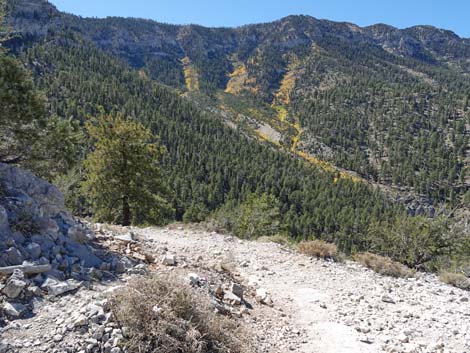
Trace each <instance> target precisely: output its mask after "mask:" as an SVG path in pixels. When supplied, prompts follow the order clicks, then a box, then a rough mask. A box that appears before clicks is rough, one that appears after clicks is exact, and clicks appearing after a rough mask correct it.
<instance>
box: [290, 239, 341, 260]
mask: <svg viewBox="0 0 470 353" xmlns="http://www.w3.org/2000/svg"><path fill="white" fill-rule="evenodd" d="M298 248H299V251H300V252H301V253H302V254H305V255H308V256H315V257H319V258H321V259H331V258H334V257H335V256H336V255H337V254H338V249H337V248H336V245H335V244H332V243H327V242H326V241H323V240H310V241H304V242H301V243H300V244H299V246H298Z"/></svg>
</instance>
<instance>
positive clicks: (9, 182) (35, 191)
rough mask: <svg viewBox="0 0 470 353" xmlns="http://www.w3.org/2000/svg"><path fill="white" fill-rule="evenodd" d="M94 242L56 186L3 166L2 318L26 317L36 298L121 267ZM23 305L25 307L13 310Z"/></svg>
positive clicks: (0, 233) (0, 218)
mask: <svg viewBox="0 0 470 353" xmlns="http://www.w3.org/2000/svg"><path fill="white" fill-rule="evenodd" d="M93 240H94V233H93V232H92V231H91V230H89V229H88V228H87V227H86V225H85V224H83V223H82V222H80V221H78V220H76V219H74V218H73V217H72V216H71V215H70V213H69V212H68V211H67V209H66V208H65V204H64V197H63V195H62V194H61V192H60V191H59V190H58V189H57V188H56V187H55V186H53V185H51V184H50V183H48V182H46V181H44V180H42V179H40V178H38V177H36V176H35V175H33V174H32V173H30V172H27V171H24V170H21V169H19V168H16V167H13V166H10V165H6V164H0V304H1V306H0V308H3V310H0V318H1V317H2V315H3V316H6V317H11V316H20V315H22V314H23V313H24V312H25V311H27V310H26V309H27V308H28V305H30V302H31V299H32V298H33V297H35V296H40V295H46V294H47V295H49V296H57V295H61V294H64V293H67V292H70V291H73V290H75V289H77V288H78V287H79V286H80V285H81V284H82V283H83V282H87V281H89V280H90V278H92V277H96V276H97V275H99V276H101V273H100V272H101V271H102V270H114V269H115V268H117V267H121V266H120V261H119V259H116V258H113V257H112V256H111V255H108V254H107V253H105V252H104V251H103V250H101V249H100V248H99V247H98V246H97V245H96V244H94V242H93ZM2 298H3V299H4V302H3V304H2ZM20 305H21V306H20ZM18 307H21V308H22V309H23V310H12V308H18ZM0 321H1V320H0Z"/></svg>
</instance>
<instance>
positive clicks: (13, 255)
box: [4, 247, 25, 266]
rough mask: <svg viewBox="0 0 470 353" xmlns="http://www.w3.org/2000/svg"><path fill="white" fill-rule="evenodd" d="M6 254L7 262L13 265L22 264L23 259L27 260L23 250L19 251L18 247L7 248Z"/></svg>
mask: <svg viewBox="0 0 470 353" xmlns="http://www.w3.org/2000/svg"><path fill="white" fill-rule="evenodd" d="M4 256H5V259H6V261H7V263H8V264H10V265H12V266H15V265H21V264H22V263H23V261H24V260H25V258H24V256H23V254H22V253H21V251H19V250H18V248H16V247H11V248H8V249H7V250H5V252H4Z"/></svg>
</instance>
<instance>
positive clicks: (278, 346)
mask: <svg viewBox="0 0 470 353" xmlns="http://www.w3.org/2000/svg"><path fill="white" fill-rule="evenodd" d="M130 230H131V231H132V232H133V233H134V234H135V236H136V238H137V241H138V242H139V243H140V246H141V247H142V248H144V249H145V250H146V252H147V253H151V254H152V255H153V256H155V258H156V259H157V260H156V263H155V264H152V265H151V266H150V270H151V271H156V272H157V273H161V274H164V273H173V274H174V275H177V276H180V277H181V278H182V279H184V278H187V276H188V274H189V273H196V274H197V275H200V276H201V277H204V278H210V282H214V283H225V284H227V283H230V276H229V277H227V273H226V272H225V273H224V272H221V271H220V270H217V269H218V268H219V269H220V267H221V266H222V265H223V266H225V268H230V272H231V275H233V278H234V279H235V281H236V282H239V283H240V284H242V285H243V287H244V291H245V293H244V297H245V299H246V301H247V303H248V304H249V306H251V307H252V309H250V310H247V311H241V312H240V313H241V314H240V318H238V319H237V320H239V322H240V323H241V324H242V325H244V326H245V327H246V328H247V330H248V331H250V332H251V333H252V335H253V336H254V339H255V341H256V342H257V345H258V348H259V349H258V352H256V353H287V352H299V353H372V352H397V353H398V352H402V353H413V352H414V353H421V352H427V353H434V352H453V353H464V352H466V353H470V303H469V298H470V293H469V292H465V291H462V290H459V289H456V288H452V287H449V286H447V285H445V284H442V283H440V282H439V281H438V279H437V278H436V277H435V276H433V275H421V276H420V277H419V278H417V279H393V278H389V277H382V276H379V275H377V274H375V273H373V272H371V271H370V270H367V269H365V268H364V267H362V266H360V265H358V264H356V263H353V262H345V263H331V262H326V261H323V260H317V259H312V258H309V257H307V256H304V255H302V254H299V253H297V252H296V251H294V250H292V249H289V248H286V247H283V246H280V245H278V244H274V243H261V242H251V241H244V240H239V239H236V238H233V237H230V236H226V235H221V234H217V233H214V232H212V233H209V232H206V231H204V230H200V229H197V228H195V227H194V226H193V227H190V226H188V227H187V228H183V227H179V226H172V227H170V228H145V229H138V228H132V229H130ZM121 231H122V232H128V231H129V229H126V228H124V229H122V230H121ZM113 237H114V236H113V235H111V236H110V238H113ZM110 238H108V239H110ZM169 254H174V255H176V259H177V266H174V267H172V266H164V265H162V264H161V263H160V259H161V257H163V256H164V255H166V256H168V255H169ZM132 276H133V275H127V276H126V278H124V281H123V280H122V279H121V280H120V281H116V282H108V283H106V284H99V283H95V284H93V286H92V288H89V289H87V288H82V289H80V290H79V291H78V293H75V294H70V295H67V296H64V297H60V298H57V299H56V300H55V301H52V302H49V301H48V300H43V301H38V302H37V303H36V304H35V305H34V306H35V314H34V315H33V316H32V317H30V318H26V319H23V320H17V321H13V322H11V323H10V325H9V326H7V327H6V328H5V329H3V330H2V331H0V342H1V341H2V339H5V340H6V341H8V342H9V343H10V344H11V345H12V346H13V347H16V348H15V351H14V353H18V352H20V353H36V352H46V353H49V352H51V353H63V352H81V353H84V352H85V350H82V348H81V347H82V346H83V340H84V339H85V337H88V336H84V335H85V334H86V335H91V337H90V338H88V339H87V342H88V343H90V342H91V343H90V345H93V344H94V343H93V342H94V341H96V337H95V336H96V333H95V331H96V330H97V328H96V327H98V326H96V325H95V324H93V323H88V324H87V326H84V329H83V330H82V331H83V332H81V331H80V330H78V331H77V330H76V329H75V330H74V329H72V328H73V327H77V325H78V324H77V320H78V321H79V322H80V320H81V319H80V317H81V315H85V316H86V317H88V318H92V317H93V316H92V314H88V312H89V311H90V310H91V311H96V310H95V309H94V308H95V307H96V303H99V301H100V300H101V299H102V298H103V296H102V295H103V292H104V291H106V290H111V289H113V288H115V287H116V286H122V285H125V281H126V280H127V279H129V278H131V277H132ZM227 281H228V282H227ZM260 289H265V290H266V291H267V292H268V293H269V296H270V298H271V299H272V304H273V305H264V304H259V303H257V301H256V300H255V295H254V294H255V293H256V291H257V290H260ZM267 302H268V304H269V300H268V301H267ZM236 310H239V309H236ZM93 315H96V313H94V314H93ZM79 325H81V323H80V324H79ZM94 325H95V326H96V327H95V326H94ZM114 331H115V330H113V332H114ZM117 335H119V333H118V334H117ZM93 337H95V338H93ZM98 339H101V338H100V337H98ZM85 340H86V339H85ZM64 347H68V348H64ZM0 351H1V345H0Z"/></svg>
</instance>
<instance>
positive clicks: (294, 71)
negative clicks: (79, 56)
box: [10, 0, 470, 204]
mask: <svg viewBox="0 0 470 353" xmlns="http://www.w3.org/2000/svg"><path fill="white" fill-rule="evenodd" d="M10 5H11V6H12V8H14V11H13V17H11V18H10V23H11V24H12V26H13V27H14V28H15V29H16V30H18V31H19V32H20V33H21V35H22V39H21V41H20V42H21V43H22V45H23V44H24V43H25V42H35V41H39V40H42V39H44V38H47V36H50V35H53V34H54V33H58V32H62V33H69V34H76V35H79V36H81V37H82V38H84V39H86V40H88V41H90V42H93V43H94V44H95V45H96V46H97V47H98V48H100V49H102V50H104V51H106V52H107V53H110V54H112V55H114V56H117V57H119V58H121V59H123V60H125V61H126V62H128V63H129V64H130V65H131V66H132V67H134V68H135V69H138V70H140V71H141V72H142V74H144V73H145V75H147V76H148V77H149V78H151V79H155V80H157V81H158V82H161V83H163V84H165V85H169V86H171V87H174V88H176V89H178V90H180V91H181V92H188V93H190V94H191V96H192V97H193V99H195V100H198V101H201V100H202V101H204V105H205V106H210V107H212V108H211V109H216V110H218V111H221V112H222V113H224V114H225V115H226V116H227V117H228V118H229V119H230V120H231V122H232V123H235V124H237V125H241V126H245V127H247V129H248V131H249V132H251V133H254V135H255V136H258V137H260V138H261V139H265V140H266V139H267V140H269V141H271V142H274V143H275V144H278V145H279V146H282V147H283V148H286V149H288V150H291V151H292V152H294V153H295V154H297V155H298V156H300V157H302V158H304V159H306V160H308V161H309V162H310V163H313V164H316V165H318V166H320V167H322V168H325V169H327V170H334V169H336V167H340V168H343V169H346V170H350V171H354V172H356V173H358V174H359V175H360V176H362V177H364V178H366V179H368V180H371V181H377V182H379V183H382V184H385V185H395V186H400V187H403V188H405V189H408V190H414V191H415V192H416V193H420V194H423V195H425V196H428V197H431V198H432V199H433V201H434V202H435V203H437V202H440V201H450V202H452V203H454V204H458V203H459V201H460V199H461V196H462V195H463V194H464V193H465V192H466V190H468V185H469V179H468V168H466V166H468V163H469V158H470V152H469V148H468V146H469V134H470V133H469V119H470V113H469V97H470V77H469V70H470V40H469V39H462V38H459V37H458V36H457V35H455V34H454V33H452V32H450V31H445V30H441V29H437V28H434V27H431V26H416V27H412V28H408V29H404V30H400V29H396V28H393V27H391V26H387V25H382V24H379V25H374V26H370V27H366V28H361V27H358V26H355V25H353V24H350V23H336V22H331V21H325V20H317V19H315V18H312V17H308V16H290V17H286V18H284V19H282V20H279V21H276V22H273V23H266V24H259V25H249V26H244V27H240V28H234V29H229V28H204V27H201V26H196V25H188V26H175V25H167V24H160V23H157V22H153V21H149V20H139V19H123V18H106V19H87V18H80V17H76V16H72V15H68V14H63V13H60V12H59V11H57V10H56V9H55V8H54V7H53V6H51V5H50V4H48V3H47V2H45V1H43V0H17V1H14V2H13V1H11V3H10ZM16 44H18V43H16ZM207 97H209V100H207ZM343 174H344V176H345V177H348V176H350V175H351V174H350V173H342V175H343ZM352 178H353V179H354V177H352Z"/></svg>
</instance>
